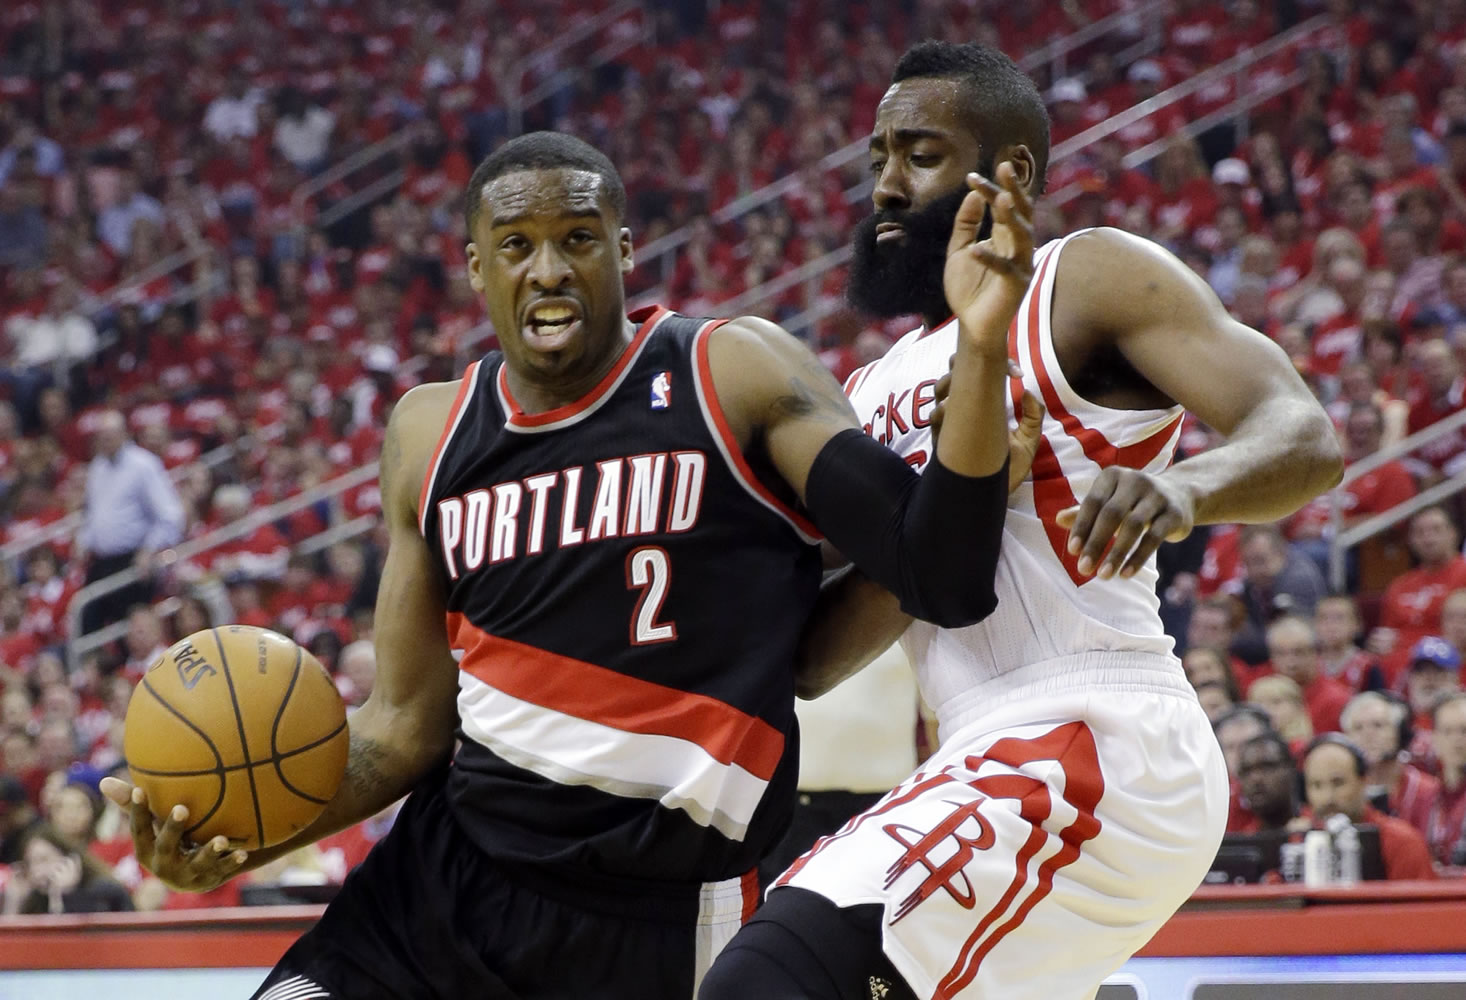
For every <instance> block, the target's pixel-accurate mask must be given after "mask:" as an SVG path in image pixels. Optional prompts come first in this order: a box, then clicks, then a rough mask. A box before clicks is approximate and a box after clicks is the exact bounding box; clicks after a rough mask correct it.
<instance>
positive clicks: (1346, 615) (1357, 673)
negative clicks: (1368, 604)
mask: <svg viewBox="0 0 1466 1000" xmlns="http://www.w3.org/2000/svg"><path fill="white" fill-rule="evenodd" d="M1361 626H1362V623H1361V622H1360V620H1359V607H1358V605H1356V604H1355V603H1354V598H1352V597H1349V596H1347V595H1341V596H1338V597H1324V598H1320V599H1319V602H1318V606H1317V607H1316V608H1315V609H1314V612H1313V628H1314V632H1315V633H1316V634H1317V635H1318V654H1319V666H1320V668H1321V669H1322V671H1323V674H1324V676H1326V677H1332V678H1333V679H1334V680H1337V681H1339V682H1341V683H1342V684H1344V685H1345V686H1347V687H1348V688H1349V689H1350V690H1352V691H1377V690H1379V689H1380V688H1383V687H1384V686H1385V676H1384V671H1383V670H1381V669H1380V665H1379V661H1378V660H1377V659H1375V657H1374V656H1373V655H1371V654H1370V653H1367V652H1365V651H1364V650H1362V649H1360V648H1359V646H1358V645H1357V644H1356V642H1355V640H1357V639H1358V638H1359V634H1360V628H1361Z"/></svg>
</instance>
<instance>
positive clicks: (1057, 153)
mask: <svg viewBox="0 0 1466 1000" xmlns="http://www.w3.org/2000/svg"><path fill="white" fill-rule="evenodd" d="M1329 20H1330V19H1329V16H1328V15H1327V14H1318V15H1315V16H1314V17H1311V18H1309V19H1308V20H1307V21H1304V22H1302V23H1301V24H1295V25H1294V26H1293V27H1291V28H1289V29H1288V30H1287V31H1285V32H1283V33H1282V34H1281V35H1276V36H1274V37H1273V38H1270V39H1268V40H1267V41H1266V42H1263V43H1262V44H1261V45H1258V46H1256V47H1254V48H1250V49H1246V50H1244V51H1242V52H1239V53H1238V54H1237V55H1235V56H1233V57H1232V58H1230V59H1227V60H1224V61H1222V62H1219V63H1217V64H1216V65H1215V66H1212V67H1209V68H1208V69H1204V70H1202V71H1201V72H1200V73H1198V74H1196V75H1195V76H1193V77H1192V78H1191V79H1189V80H1185V81H1183V82H1181V83H1178V84H1176V85H1175V86H1174V87H1168V88H1167V89H1165V90H1163V91H1161V92H1160V93H1159V94H1156V95H1155V96H1154V97H1150V98H1147V99H1146V100H1144V101H1141V102H1140V103H1139V104H1136V105H1132V106H1131V107H1129V108H1126V109H1125V110H1124V111H1120V112H1117V113H1115V114H1113V115H1111V116H1110V117H1108V118H1106V119H1105V120H1104V121H1102V122H1100V123H1099V124H1097V125H1093V126H1091V127H1090V128H1087V129H1085V130H1084V131H1083V132H1080V133H1079V134H1077V135H1074V136H1071V137H1070V138H1068V139H1065V140H1064V141H1063V142H1061V143H1059V144H1058V145H1056V146H1055V147H1054V148H1053V149H1052V150H1050V152H1049V162H1050V163H1055V162H1057V161H1059V160H1061V159H1064V158H1065V157H1068V156H1071V155H1073V154H1074V153H1077V152H1079V150H1081V149H1084V148H1085V147H1086V146H1088V145H1090V144H1091V143H1093V142H1097V141H1099V140H1100V139H1104V138H1106V137H1108V136H1111V135H1113V134H1115V133H1116V132H1118V131H1120V129H1122V128H1125V127H1126V126H1128V125H1132V124H1134V123H1135V122H1138V121H1140V120H1141V119H1142V118H1147V117H1149V116H1150V115H1153V114H1155V113H1156V112H1157V111H1160V110H1162V109H1163V108H1168V107H1170V106H1171V105H1172V104H1175V103H1176V102H1177V101H1181V100H1184V99H1186V98H1188V97H1190V96H1191V95H1192V94H1194V93H1196V92H1197V91H1199V90H1202V89H1204V88H1206V87H1209V86H1211V85H1212V84H1213V83H1215V82H1216V81H1217V80H1220V79H1222V78H1223V77H1225V76H1229V75H1231V74H1233V73H1238V72H1240V71H1241V70H1245V69H1247V68H1248V67H1250V66H1253V65H1256V64H1257V63H1259V62H1261V61H1262V60H1264V59H1269V58H1271V57H1273V56H1274V55H1277V54H1278V53H1279V52H1281V51H1283V50H1284V49H1286V48H1288V47H1289V46H1291V45H1296V44H1297V43H1298V42H1300V41H1302V40H1303V39H1304V38H1307V37H1308V36H1309V35H1311V34H1314V33H1315V32H1317V31H1318V30H1319V29H1321V28H1323V27H1325V26H1326V25H1327V24H1328V23H1329Z"/></svg>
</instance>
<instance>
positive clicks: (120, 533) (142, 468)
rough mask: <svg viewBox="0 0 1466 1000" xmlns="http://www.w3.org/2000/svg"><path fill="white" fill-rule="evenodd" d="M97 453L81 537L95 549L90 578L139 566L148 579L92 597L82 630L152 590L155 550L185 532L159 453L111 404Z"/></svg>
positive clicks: (89, 474)
mask: <svg viewBox="0 0 1466 1000" xmlns="http://www.w3.org/2000/svg"><path fill="white" fill-rule="evenodd" d="M96 453H97V454H96V457H95V458H93V459H92V462H91V465H90V466H89V467H88V468H87V482H86V508H85V519H84V521H83V523H82V527H81V531H80V533H79V535H78V541H79V543H80V544H81V546H82V548H83V549H84V550H85V551H86V552H88V553H89V554H90V555H91V562H90V564H89V565H88V566H87V576H86V580H87V583H94V582H96V581H97V580H102V579H105V578H106V577H109V576H112V575H113V574H116V573H121V572H122V571H124V570H126V569H129V568H136V569H137V570H138V572H139V573H141V574H142V575H143V579H142V580H139V581H137V582H136V583H132V584H128V585H127V586H124V587H121V588H119V589H117V590H115V591H113V592H112V593H110V594H103V595H100V596H98V597H96V598H94V599H92V600H91V601H89V602H88V603H87V605H86V607H85V608H84V609H83V611H82V631H83V632H84V633H85V632H94V631H96V630H97V629H99V628H101V627H102V626H104V625H108V624H111V623H112V622H114V621H117V620H119V619H120V618H121V617H122V616H123V615H124V614H125V613H126V612H127V609H128V608H129V607H131V606H132V605H133V604H135V603H137V602H139V601H145V600H147V599H148V598H149V597H150V596H151V594H152V584H151V574H152V569H153V558H154V555H155V554H156V553H157V552H158V551H159V550H161V549H164V548H167V547H168V546H171V545H174V544H176V543H177V542H178V540H179V539H180V538H181V537H182V533H183V506H182V504H181V503H180V501H179V498H178V491H177V490H175V489H174V487H173V481H172V480H171V479H170V478H169V477H168V473H167V471H166V470H165V469H164V468H163V463H162V461H161V460H160V459H159V458H158V456H156V455H154V454H153V453H152V452H150V451H147V450H146V449H144V448H141V447H139V446H138V445H136V444H133V443H132V442H131V441H130V440H128V437H127V421H126V418H124V417H123V416H122V414H121V413H118V412H117V411H116V410H108V411H106V412H105V413H103V414H102V415H101V416H100V417H99V418H98V420H97V431H96Z"/></svg>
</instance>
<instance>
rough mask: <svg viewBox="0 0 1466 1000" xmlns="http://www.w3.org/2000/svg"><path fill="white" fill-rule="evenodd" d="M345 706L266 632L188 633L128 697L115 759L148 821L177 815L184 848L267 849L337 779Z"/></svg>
mask: <svg viewBox="0 0 1466 1000" xmlns="http://www.w3.org/2000/svg"><path fill="white" fill-rule="evenodd" d="M348 744H349V739H348V735H347V731H346V706H345V705H344V704H343V703H342V701H341V696H340V695H339V694H338V693H337V692H336V685H335V684H333V683H332V681H331V677H330V675H329V674H327V673H326V669H325V668H324V667H322V666H321V664H320V661H319V660H317V659H316V658H315V657H314V656H312V655H311V654H310V653H308V652H306V651H305V650H304V649H301V648H300V647H299V646H297V645H296V644H295V643H294V642H291V641H290V640H289V639H287V638H285V637H284V636H283V635H279V634H277V633H275V632H271V631H269V630H268V629H262V628H255V627H253V626H249V625H221V626H219V627H218V628H212V629H205V630H203V631H200V632H195V633H194V634H193V635H191V636H189V637H188V638H187V639H184V640H182V641H180V642H177V643H175V644H174V645H173V647H172V648H171V649H169V650H168V651H167V652H166V653H164V654H163V655H162V657H161V658H160V659H159V660H158V662H157V663H154V664H153V665H152V666H151V667H149V668H148V671H147V673H146V674H144V675H143V679H142V681H141V682H139V684H138V686H137V688H136V689H135V690H134V691H133V693H132V700H131V701H130V702H129V703H128V706H127V721H126V723H125V725H124V730H123V753H124V755H125V756H126V757H127V766H128V769H129V770H130V771H131V772H132V781H133V783H134V784H136V785H138V786H140V787H141V788H142V789H143V791H145V792H146V793H147V796H148V805H149V807H150V808H151V809H152V810H153V813H154V814H155V815H158V816H162V815H164V814H166V812H167V811H168V810H170V809H172V808H173V807H174V806H175V805H179V804H181V805H184V806H187V807H188V830H187V837H188V839H189V840H191V841H192V842H194V843H196V844H201V843H204V842H206V841H207V840H208V839H209V838H211V837H214V836H216V835H218V834H221V833H222V834H223V835H224V836H226V837H228V838H229V840H230V842H231V843H232V844H234V845H235V846H237V847H243V848H245V849H246V850H253V849H255V848H259V847H269V846H270V845H272V844H278V843H279V842H280V841H282V840H285V839H287V838H288V837H290V836H291V835H292V834H294V833H296V832H297V831H298V830H301V829H303V828H304V827H306V826H308V825H309V824H310V823H311V822H313V821H314V820H315V818H316V817H317V816H319V815H320V813H321V810H322V809H323V808H325V805H326V802H327V801H329V800H330V798H331V797H332V796H333V795H335V794H336V787H337V786H338V785H339V784H340V783H341V776H342V775H343V774H344V773H345V771H346V751H347V747H348Z"/></svg>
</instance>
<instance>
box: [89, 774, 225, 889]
mask: <svg viewBox="0 0 1466 1000" xmlns="http://www.w3.org/2000/svg"><path fill="white" fill-rule="evenodd" d="M101 785H102V794H103V795H105V796H107V798H109V799H111V800H112V801H113V802H115V803H117V805H119V806H121V807H122V808H123V809H125V810H127V814H128V818H129V819H130V821H131V825H132V846H133V850H134V851H135V852H136V854H137V860H138V864H140V865H142V866H143V867H144V868H146V869H147V870H148V871H150V872H152V873H153V874H154V875H156V876H158V878H159V879H160V880H161V881H162V882H163V884H164V885H166V886H168V888H170V889H176V890H178V891H180V892H207V891H209V890H210V889H217V888H218V887H219V886H221V885H223V884H224V883H225V882H227V881H229V880H230V879H231V878H233V877H234V876H235V875H237V874H239V870H240V868H241V866H243V864H244V862H245V859H246V858H247V857H248V855H246V854H245V852H244V851H239V850H231V849H230V845H229V840H228V838H226V837H223V836H218V837H214V838H213V839H211V840H210V841H209V842H208V843H207V844H202V845H194V844H189V843H187V842H186V841H185V840H184V837H183V831H184V830H186V829H187V828H188V809H187V808H185V807H184V806H181V805H176V806H174V807H173V808H172V809H170V810H169V811H168V818H167V819H164V820H158V819H157V818H156V817H154V816H153V814H152V811H151V810H150V809H149V808H148V797H147V794H146V793H145V792H144V791H143V790H142V789H141V788H137V787H135V786H133V785H129V784H128V783H127V782H125V781H123V780H122V779H120V778H103V779H102V783H101Z"/></svg>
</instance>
